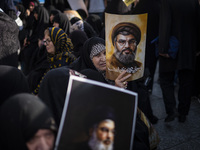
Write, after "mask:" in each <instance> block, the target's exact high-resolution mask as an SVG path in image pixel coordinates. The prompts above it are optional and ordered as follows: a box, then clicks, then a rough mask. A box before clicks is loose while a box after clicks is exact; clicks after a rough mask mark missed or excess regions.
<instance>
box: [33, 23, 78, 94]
mask: <svg viewBox="0 0 200 150" xmlns="http://www.w3.org/2000/svg"><path fill="white" fill-rule="evenodd" d="M43 42H44V45H45V46H46V50H47V60H48V62H49V68H48V69H47V70H46V72H45V73H44V75H46V73H47V72H48V71H49V70H51V69H54V68H58V67H61V66H68V65H70V64H71V63H72V62H73V61H74V60H75V59H76V57H75V56H74V55H73V54H71V51H72V49H73V44H72V42H71V39H70V38H68V37H67V34H66V33H65V32H64V31H63V30H62V29H61V28H57V27H52V28H48V29H46V30H45V31H44V40H43ZM43 78H44V76H43V77H42V79H43ZM41 81H42V80H41ZM41 81H40V83H41ZM40 83H39V84H38V86H37V88H36V89H35V90H34V91H33V93H34V94H37V93H38V89H39V87H40Z"/></svg>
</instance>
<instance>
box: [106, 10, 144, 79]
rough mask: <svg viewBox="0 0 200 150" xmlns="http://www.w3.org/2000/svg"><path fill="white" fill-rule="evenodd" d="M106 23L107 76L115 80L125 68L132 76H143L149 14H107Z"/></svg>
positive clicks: (135, 77) (137, 77)
mask: <svg viewBox="0 0 200 150" xmlns="http://www.w3.org/2000/svg"><path fill="white" fill-rule="evenodd" d="M105 24H106V77H107V78H108V79H110V80H115V79H116V78H117V77H118V76H119V75H120V74H121V73H122V72H123V71H124V70H126V72H127V74H131V77H129V78H128V80H127V81H131V80H136V79H139V78H141V77H142V76H143V73H144V60H145V46H146V29H147V14H140V15H114V14H108V13H106V14H105Z"/></svg>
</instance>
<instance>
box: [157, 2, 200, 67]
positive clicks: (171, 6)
mask: <svg viewBox="0 0 200 150" xmlns="http://www.w3.org/2000/svg"><path fill="white" fill-rule="evenodd" d="M180 4H181V7H180ZM160 10H161V16H160V26H159V53H162V54H163V53H168V49H169V38H170V36H175V37H176V38H177V39H178V41H179V52H178V55H177V59H176V61H177V68H175V69H179V70H181V69H190V70H195V60H196V59H195V53H196V51H197V47H198V38H197V37H198V28H199V24H198V21H199V16H198V15H199V12H198V11H199V4H198V0H190V1H187V0H183V1H182V0H177V1H173V0H163V1H162V5H161V9H160ZM186 10H187V11H186ZM170 66H171V64H168V63H165V65H164V66H163V70H164V68H165V70H166V71H167V69H168V68H169V69H170ZM169 71H171V69H170V70H169Z"/></svg>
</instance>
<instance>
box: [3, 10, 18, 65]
mask: <svg viewBox="0 0 200 150" xmlns="http://www.w3.org/2000/svg"><path fill="white" fill-rule="evenodd" d="M0 33H1V36H0V65H11V66H14V67H17V66H18V55H17V50H18V49H19V46H20V45H19V40H18V34H19V28H18V26H17V24H16V23H15V21H14V20H13V19H12V18H10V17H9V16H8V15H6V14H5V13H3V12H0Z"/></svg>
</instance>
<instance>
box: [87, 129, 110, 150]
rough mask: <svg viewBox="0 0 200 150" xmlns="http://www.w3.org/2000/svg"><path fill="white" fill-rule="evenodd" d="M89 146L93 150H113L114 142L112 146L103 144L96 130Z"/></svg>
mask: <svg viewBox="0 0 200 150" xmlns="http://www.w3.org/2000/svg"><path fill="white" fill-rule="evenodd" d="M88 145H89V147H90V148H91V149H92V150H113V142H111V143H110V145H108V146H106V145H105V144H103V142H101V141H99V140H98V139H97V136H96V132H95V130H94V131H93V133H92V136H91V138H90V140H89V142H88Z"/></svg>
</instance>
